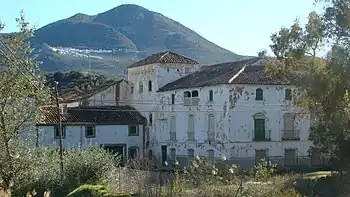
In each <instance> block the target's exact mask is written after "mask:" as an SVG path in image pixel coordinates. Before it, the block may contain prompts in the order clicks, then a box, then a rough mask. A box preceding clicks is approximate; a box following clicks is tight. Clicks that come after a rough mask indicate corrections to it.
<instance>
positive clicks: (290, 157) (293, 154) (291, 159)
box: [284, 149, 297, 166]
mask: <svg viewBox="0 0 350 197" xmlns="http://www.w3.org/2000/svg"><path fill="white" fill-rule="evenodd" d="M284 164H285V165H286V166H293V165H296V164H297V150H296V149H285V150H284Z"/></svg>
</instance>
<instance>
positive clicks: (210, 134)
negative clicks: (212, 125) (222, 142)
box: [207, 132, 215, 142]
mask: <svg viewBox="0 0 350 197" xmlns="http://www.w3.org/2000/svg"><path fill="white" fill-rule="evenodd" d="M207 138H208V141H211V142H214V141H215V133H214V132H208V133H207Z"/></svg>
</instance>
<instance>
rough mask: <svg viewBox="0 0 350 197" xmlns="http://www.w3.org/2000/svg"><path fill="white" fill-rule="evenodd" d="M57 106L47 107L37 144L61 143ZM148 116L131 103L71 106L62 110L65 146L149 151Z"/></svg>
mask: <svg viewBox="0 0 350 197" xmlns="http://www.w3.org/2000/svg"><path fill="white" fill-rule="evenodd" d="M57 112H58V110H57V108H56V107H47V108H46V109H45V110H44V111H43V113H44V114H43V117H44V118H43V119H42V120H40V121H39V122H38V123H37V126H38V129H39V132H38V136H37V144H39V145H41V146H55V147H59V144H58V143H59V140H58V136H59V133H58V130H57V122H58V119H57V117H58V116H57ZM146 123H147V120H146V119H145V118H144V117H143V116H141V114H140V113H139V112H137V111H136V109H135V108H133V107H130V106H104V107H101V106H100V107H70V108H65V109H64V110H63V114H62V132H63V148H74V147H81V148H87V147H94V146H95V147H100V146H103V147H105V148H107V149H110V150H112V151H114V152H117V153H119V154H121V155H122V156H123V160H124V161H126V159H127V158H129V159H130V158H133V157H134V156H135V155H136V153H139V154H142V153H144V152H145V147H146V145H145V143H146V140H147V139H145V135H144V131H145V130H144V128H145V124H146Z"/></svg>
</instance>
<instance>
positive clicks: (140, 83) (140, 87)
mask: <svg viewBox="0 0 350 197" xmlns="http://www.w3.org/2000/svg"><path fill="white" fill-rule="evenodd" d="M139 93H143V83H142V81H140V82H139Z"/></svg>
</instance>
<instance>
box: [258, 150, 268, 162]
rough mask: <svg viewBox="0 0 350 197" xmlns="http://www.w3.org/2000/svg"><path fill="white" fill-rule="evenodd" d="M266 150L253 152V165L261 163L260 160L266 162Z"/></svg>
mask: <svg viewBox="0 0 350 197" xmlns="http://www.w3.org/2000/svg"><path fill="white" fill-rule="evenodd" d="M267 154H268V150H255V163H261V162H262V160H265V161H268V155H267Z"/></svg>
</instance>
